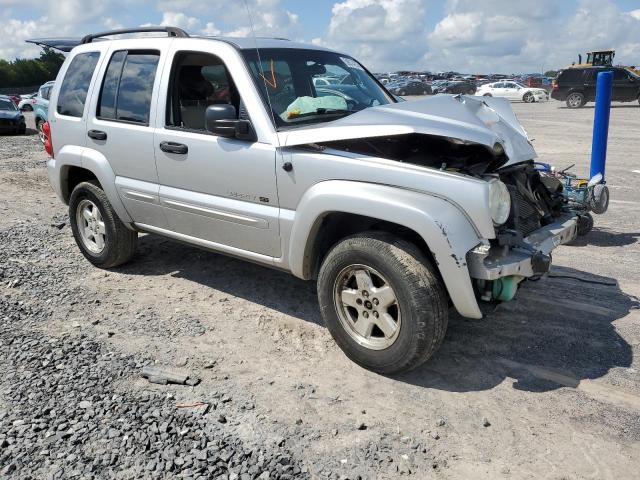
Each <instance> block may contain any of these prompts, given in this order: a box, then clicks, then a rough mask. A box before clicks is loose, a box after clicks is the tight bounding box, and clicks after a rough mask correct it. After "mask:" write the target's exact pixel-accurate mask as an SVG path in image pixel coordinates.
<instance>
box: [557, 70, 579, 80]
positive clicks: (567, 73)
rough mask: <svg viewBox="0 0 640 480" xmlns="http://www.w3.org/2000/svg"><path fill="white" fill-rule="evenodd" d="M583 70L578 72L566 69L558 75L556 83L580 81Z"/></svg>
mask: <svg viewBox="0 0 640 480" xmlns="http://www.w3.org/2000/svg"><path fill="white" fill-rule="evenodd" d="M583 72H584V70H580V69H579V68H568V69H567V70H563V71H562V72H560V75H558V82H563V83H577V82H580V81H581V79H582V73H583Z"/></svg>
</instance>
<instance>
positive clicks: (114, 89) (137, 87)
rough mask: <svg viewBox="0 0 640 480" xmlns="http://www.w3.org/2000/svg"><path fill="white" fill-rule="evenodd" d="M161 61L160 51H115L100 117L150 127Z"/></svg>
mask: <svg viewBox="0 0 640 480" xmlns="http://www.w3.org/2000/svg"><path fill="white" fill-rule="evenodd" d="M159 58H160V52H157V51H125V50H121V51H118V52H115V53H114V54H113V56H112V57H111V60H110V61H109V66H108V67H107V72H106V73H105V77H104V81H103V83H102V90H101V92H100V101H99V102H98V111H97V116H98V118H101V119H103V120H116V121H123V122H134V123H141V124H148V123H149V113H150V110H151V95H152V93H153V83H154V80H155V77H156V69H157V66H158V60H159Z"/></svg>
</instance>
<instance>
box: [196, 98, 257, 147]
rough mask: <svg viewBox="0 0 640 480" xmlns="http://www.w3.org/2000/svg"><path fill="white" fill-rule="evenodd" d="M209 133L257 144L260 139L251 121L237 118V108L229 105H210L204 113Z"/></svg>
mask: <svg viewBox="0 0 640 480" xmlns="http://www.w3.org/2000/svg"><path fill="white" fill-rule="evenodd" d="M204 118H205V126H206V129H207V131H208V132H210V133H213V134H214V135H217V136H219V137H226V138H237V139H239V140H249V141H252V142H255V141H256V140H257V139H258V138H257V136H256V132H255V130H254V129H253V125H251V122H250V121H249V120H242V119H238V118H237V113H236V107H234V106H233V105H229V104H226V103H224V104H219V105H209V106H208V107H207V110H206V111H205V113H204Z"/></svg>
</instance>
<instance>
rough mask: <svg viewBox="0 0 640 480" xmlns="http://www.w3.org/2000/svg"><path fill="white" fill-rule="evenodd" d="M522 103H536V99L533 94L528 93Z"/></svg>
mask: <svg viewBox="0 0 640 480" xmlns="http://www.w3.org/2000/svg"><path fill="white" fill-rule="evenodd" d="M522 101H523V102H524V103H533V102H535V101H536V99H535V97H534V96H533V93H531V92H527V93H525V94H524V96H523V97H522Z"/></svg>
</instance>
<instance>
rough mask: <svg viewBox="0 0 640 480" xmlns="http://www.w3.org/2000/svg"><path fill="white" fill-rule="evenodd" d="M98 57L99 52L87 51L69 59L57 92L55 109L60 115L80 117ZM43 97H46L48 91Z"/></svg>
mask: <svg viewBox="0 0 640 480" xmlns="http://www.w3.org/2000/svg"><path fill="white" fill-rule="evenodd" d="M99 58H100V52H87V53H79V54H78V55H76V56H75V57H74V58H73V60H71V64H70V65H69V68H68V69H67V72H66V73H65V75H64V79H63V80H62V85H61V86H60V93H59V94H58V104H57V106H56V111H57V112H58V113H59V114H60V115H66V116H69V117H82V113H83V112H84V104H85V102H86V100H87V92H88V91H89V84H90V83H91V77H92V76H93V72H94V70H95V69H96V65H97V63H98V59H99ZM49 88H50V87H49ZM44 94H45V93H44V92H43V97H44ZM44 98H48V92H47V97H44Z"/></svg>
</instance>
